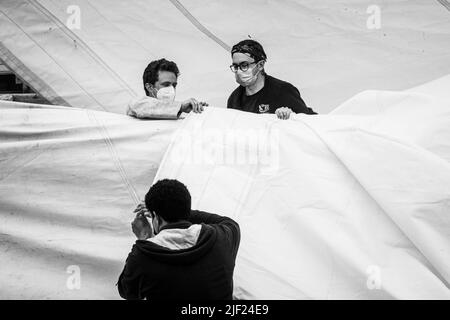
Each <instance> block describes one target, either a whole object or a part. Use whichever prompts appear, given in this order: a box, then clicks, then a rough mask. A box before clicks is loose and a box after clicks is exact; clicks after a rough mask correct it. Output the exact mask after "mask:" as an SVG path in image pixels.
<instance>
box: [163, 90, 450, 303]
mask: <svg viewBox="0 0 450 320" xmlns="http://www.w3.org/2000/svg"><path fill="white" fill-rule="evenodd" d="M447 85H448V83H447ZM449 102H450V101H449V100H444V99H439V98H433V97H431V96H428V95H424V94H420V93H414V92H407V93H406V92H405V93H394V92H365V93H361V94H360V95H357V96H355V97H354V98H353V99H351V100H349V101H348V102H347V103H345V104H344V105H343V106H342V107H340V108H339V109H338V110H336V112H335V113H336V115H333V116H307V115H302V114H299V115H295V116H294V118H293V119H292V120H291V121H281V120H277V119H274V117H273V116H270V115H269V116H259V117H255V116H254V115H252V114H247V113H241V112H238V111H231V112H230V111H229V110H214V111H212V110H208V112H206V113H204V114H202V115H201V116H197V117H195V118H193V117H191V118H190V119H189V120H188V121H185V122H184V123H183V128H181V129H180V131H179V132H178V136H177V137H176V138H175V139H174V140H173V141H174V143H173V144H172V145H171V147H170V148H169V151H168V153H167V154H166V156H165V158H164V159H165V160H164V161H163V163H162V164H161V167H160V170H159V172H158V174H157V177H156V179H161V178H176V179H179V180H180V181H183V182H184V183H186V184H187V186H188V188H189V189H190V190H191V192H192V194H193V195H194V198H193V204H194V207H196V208H198V209H200V210H210V211H212V212H216V213H218V214H224V215H228V216H231V217H233V218H235V219H236V220H237V221H238V222H239V223H240V225H241V230H242V243H241V247H240V250H239V254H238V261H237V265H236V272H235V283H236V292H235V294H236V296H237V297H238V298H243V299H248V298H250V299H300V298H314V299H334V298H338V299H342V298H344V299H358V298H366V299H367V298H406V299H418V298H425V299H427V298H441V299H449V298H450V290H449V280H450V273H449V271H450V216H449V212H450V164H449V161H450V148H449V147H450V146H449V141H450V109H449ZM366 108H368V110H370V111H369V112H361V113H362V114H364V113H367V114H370V116H367V115H366V116H349V115H343V114H344V113H346V112H348V111H349V110H356V109H363V110H365V109H366ZM252 130H255V131H260V132H262V134H260V136H259V137H262V139H270V137H273V136H276V137H277V138H276V142H275V144H274V145H275V147H273V145H272V151H273V152H274V153H275V155H273V154H271V155H269V156H267V154H268V153H267V152H258V150H257V148H255V147H253V148H252V147H251V144H252V143H253V145H254V144H255V140H251V139H250V138H248V136H250V135H251V134H248V132H249V131H252ZM230 132H238V133H237V136H239V137H240V139H238V140H236V141H235V143H234V144H233V143H231V144H230V141H233V140H232V139H229V138H228V136H227V135H228V134H229V133H230ZM246 137H247V138H246ZM242 141H244V142H242ZM257 141H258V143H259V145H258V148H259V146H260V145H261V142H262V141H260V140H257ZM230 145H231V147H230ZM233 148H235V149H234V154H233V150H232V149H233ZM263 148H264V147H263ZM275 148H276V150H275ZM269 149H270V147H269ZM274 150H275V151H274ZM230 153H231V154H232V156H231V160H230V157H229V154H230ZM239 153H240V154H243V155H244V156H243V159H245V160H244V161H241V162H238V161H236V158H237V156H236V154H239ZM252 156H253V157H252ZM233 157H234V158H233ZM266 158H268V159H269V160H270V161H271V162H267V161H266V160H267V159H266ZM250 159H256V160H253V162H252V161H250ZM377 281H378V282H377Z"/></svg>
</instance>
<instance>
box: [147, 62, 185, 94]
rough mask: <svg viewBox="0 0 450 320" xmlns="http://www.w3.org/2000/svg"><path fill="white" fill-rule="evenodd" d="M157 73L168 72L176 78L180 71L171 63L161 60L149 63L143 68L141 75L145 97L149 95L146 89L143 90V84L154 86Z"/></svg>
mask: <svg viewBox="0 0 450 320" xmlns="http://www.w3.org/2000/svg"><path fill="white" fill-rule="evenodd" d="M159 71H170V72H173V73H175V75H176V76H177V77H178V76H179V75H180V70H178V67H177V64H176V63H175V62H173V61H169V60H166V59H164V58H162V59H159V60H155V61H152V62H150V63H149V64H148V66H147V68H145V70H144V74H143V75H142V80H143V81H144V90H145V94H146V95H149V92H148V91H147V88H145V84H146V83H150V84H155V82H156V81H158V75H159Z"/></svg>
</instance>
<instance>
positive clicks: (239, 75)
mask: <svg viewBox="0 0 450 320" xmlns="http://www.w3.org/2000/svg"><path fill="white" fill-rule="evenodd" d="M254 68H255V67H253V68H248V70H247V71H241V70H240V69H238V71H237V72H236V82H237V83H239V84H240V85H241V86H243V87H247V86H249V85H251V84H253V83H255V81H256V78H257V77H258V74H259V72H260V71H261V70H258V72H256V73H255V74H253V69H254Z"/></svg>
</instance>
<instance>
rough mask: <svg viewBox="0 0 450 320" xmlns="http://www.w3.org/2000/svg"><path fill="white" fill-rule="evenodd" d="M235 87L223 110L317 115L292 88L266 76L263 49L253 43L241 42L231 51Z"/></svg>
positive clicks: (288, 115) (279, 114)
mask: <svg viewBox="0 0 450 320" xmlns="http://www.w3.org/2000/svg"><path fill="white" fill-rule="evenodd" d="M231 57H232V59H233V64H232V65H231V66H230V69H231V71H233V72H234V74H235V77H236V82H237V83H238V84H239V87H238V88H236V89H235V90H234V91H233V92H232V93H231V95H230V97H229V98H228V103H227V107H228V108H231V109H238V110H242V111H247V112H253V113H275V114H276V115H277V116H278V118H279V119H289V117H290V115H291V113H293V112H294V113H306V114H317V113H316V112H314V111H313V110H312V109H311V108H308V107H307V106H306V104H305V102H304V101H303V99H302V97H301V96H300V92H299V91H298V89H297V88H296V87H294V86H293V85H292V84H290V83H289V82H286V81H282V80H279V79H276V78H274V77H271V76H269V75H268V74H266V72H265V71H264V64H265V62H266V60H267V56H266V53H265V52H264V49H263V47H262V46H261V44H259V43H258V42H257V41H255V40H251V39H248V40H243V41H241V42H239V43H237V44H236V45H234V46H233V48H232V49H231Z"/></svg>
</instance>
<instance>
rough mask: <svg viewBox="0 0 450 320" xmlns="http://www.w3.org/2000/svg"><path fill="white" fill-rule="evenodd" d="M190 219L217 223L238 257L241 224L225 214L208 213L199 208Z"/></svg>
mask: <svg viewBox="0 0 450 320" xmlns="http://www.w3.org/2000/svg"><path fill="white" fill-rule="evenodd" d="M189 221H190V222H191V223H193V224H200V223H205V224H215V225H217V226H219V228H220V229H221V230H222V231H223V233H224V234H225V236H226V238H227V240H228V242H229V244H230V248H231V250H232V253H233V257H234V258H236V255H237V251H238V249H239V243H240V241H241V231H240V228H239V224H238V223H237V222H236V221H234V220H233V219H231V218H228V217H225V216H219V215H217V214H213V213H207V212H204V211H199V210H192V211H191V215H190V218H189Z"/></svg>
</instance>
